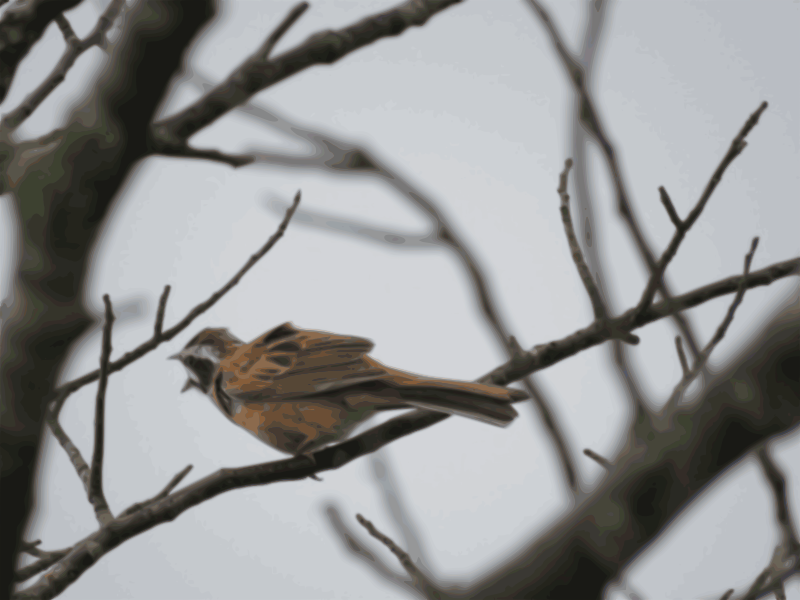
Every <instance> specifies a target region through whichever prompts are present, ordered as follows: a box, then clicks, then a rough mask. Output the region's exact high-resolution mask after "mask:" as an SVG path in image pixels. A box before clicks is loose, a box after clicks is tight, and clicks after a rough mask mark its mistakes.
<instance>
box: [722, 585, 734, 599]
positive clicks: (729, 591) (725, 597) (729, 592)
mask: <svg viewBox="0 0 800 600" xmlns="http://www.w3.org/2000/svg"><path fill="white" fill-rule="evenodd" d="M733 592H734V589H733V588H731V589H729V590H728V591H727V592H725V593H724V594H722V596H720V598H719V600H728V598H730V597H731V596H733Z"/></svg>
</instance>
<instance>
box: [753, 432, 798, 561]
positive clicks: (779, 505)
mask: <svg viewBox="0 0 800 600" xmlns="http://www.w3.org/2000/svg"><path fill="white" fill-rule="evenodd" d="M756 454H757V455H758V460H759V462H760V463H761V468H762V469H763V471H764V475H765V476H766V478H767V481H768V482H769V485H770V487H771V488H772V495H773V497H774V498H775V517H776V519H777V520H778V525H780V528H781V533H782V535H783V542H784V543H785V544H786V546H787V549H788V550H789V552H791V553H797V552H800V541H798V539H797V533H796V532H795V527H794V523H792V515H791V514H790V513H789V501H788V500H787V498H786V476H785V475H784V474H783V472H782V471H781V470H780V468H779V467H778V465H777V464H775V461H774V460H773V458H772V456H771V455H770V452H769V450H767V447H766V446H764V445H762V446H761V447H759V448H758V450H757V452H756Z"/></svg>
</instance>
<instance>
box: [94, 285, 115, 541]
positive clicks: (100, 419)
mask: <svg viewBox="0 0 800 600" xmlns="http://www.w3.org/2000/svg"><path fill="white" fill-rule="evenodd" d="M103 303H104V304H105V306H106V317H105V323H104V324H103V349H102V351H101V353H100V381H99V383H98V384H97V398H96V400H95V409H94V410H95V412H94V453H93V454H92V470H91V473H90V474H89V494H88V496H89V502H91V504H92V506H94V512H95V514H96V515H97V520H98V521H99V523H100V525H101V526H103V525H108V524H109V523H110V522H111V521H113V520H114V515H112V514H111V511H110V510H109V508H108V502H107V501H106V495H105V493H103V455H104V453H105V428H106V427H105V414H106V387H107V386H108V363H109V360H110V357H111V328H112V326H113V324H114V312H113V310H112V309H111V298H109V297H108V294H105V295H104V296H103Z"/></svg>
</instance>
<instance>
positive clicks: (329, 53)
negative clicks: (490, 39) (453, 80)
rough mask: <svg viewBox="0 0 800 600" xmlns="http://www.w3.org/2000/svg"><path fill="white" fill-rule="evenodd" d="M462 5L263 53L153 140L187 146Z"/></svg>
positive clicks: (385, 15)
mask: <svg viewBox="0 0 800 600" xmlns="http://www.w3.org/2000/svg"><path fill="white" fill-rule="evenodd" d="M460 1H461V0H426V1H425V2H420V1H419V0H407V1H406V2H404V3H402V4H400V5H399V6H397V7H395V8H392V9H390V10H387V11H384V12H382V13H378V14H375V15H372V16H370V17H367V18H365V19H362V20H361V21H359V22H357V23H355V24H353V25H350V26H349V27H345V28H344V29H341V30H339V31H331V30H327V31H323V32H320V33H317V34H314V35H312V36H311V37H309V38H308V39H307V40H306V41H305V42H304V43H302V44H300V45H299V46H297V47H295V48H293V49H291V50H288V51H287V52H284V53H283V54H281V55H280V56H276V57H274V58H270V59H267V60H265V59H264V58H263V56H262V55H263V53H264V50H271V48H268V46H269V45H270V44H269V40H267V43H265V44H264V45H263V46H262V47H261V48H259V50H258V51H256V52H255V53H254V54H253V55H251V56H250V57H248V58H247V59H246V60H245V61H244V62H243V63H242V64H241V65H239V66H238V67H236V68H235V69H234V70H233V71H232V72H231V74H230V75H229V76H228V78H227V79H226V80H225V81H223V82H222V83H220V84H219V85H216V86H214V87H213V89H211V90H209V91H208V92H206V93H204V94H203V96H202V97H201V98H199V99H198V100H197V101H196V102H194V103H193V104H192V105H191V106H189V107H187V108H185V109H183V110H181V111H180V112H178V113H177V114H175V115H173V116H171V117H168V118H167V119H164V120H163V121H160V122H158V123H155V124H154V125H153V134H152V136H151V137H152V138H153V139H154V140H155V142H156V146H158V144H167V145H173V144H177V145H180V144H183V143H185V141H186V140H187V139H189V138H190V137H191V136H192V135H193V134H195V133H197V132H198V131H199V130H200V129H202V128H203V127H205V126H207V125H209V124H210V123H213V122H214V121H215V120H216V119H218V118H219V117H221V116H222V115H224V114H225V113H227V112H228V111H230V110H231V109H233V108H235V107H237V106H239V105H241V104H243V103H245V102H247V100H249V99H250V98H251V97H252V96H253V95H254V94H257V93H258V92H260V91H262V90H264V89H266V88H267V87H269V86H271V85H274V84H276V83H278V82H280V81H282V80H283V79H285V78H286V77H289V76H291V75H294V74H296V73H298V72H299V71H301V70H303V69H307V68H309V67H311V66H314V65H317V64H331V63H333V62H335V61H337V60H339V59H340V58H342V57H343V56H345V55H347V54H349V53H351V52H353V51H355V50H358V49H359V48H362V47H364V46H366V45H368V44H371V43H373V42H376V41H378V40H380V39H382V38H385V37H388V36H393V35H399V34H400V33H402V32H403V31H405V30H406V29H407V28H409V27H412V26H422V25H424V24H425V23H426V22H427V21H428V19H430V18H431V17H432V16H433V15H435V14H436V13H438V12H440V11H442V10H444V9H446V8H448V7H449V6H452V5H453V4H457V3H458V2H460ZM304 5H305V3H303V4H301V5H298V6H297V7H296V8H294V9H293V10H292V11H291V12H290V13H289V15H288V16H287V17H286V19H284V21H283V23H282V24H281V25H280V26H279V27H278V29H277V30H276V31H275V33H273V34H272V36H274V37H275V41H276V42H277V39H278V37H280V34H282V33H283V32H284V31H285V29H288V27H289V26H290V25H291V24H292V23H294V21H295V20H296V19H297V17H299V16H300V14H302V12H303V10H305V8H304Z"/></svg>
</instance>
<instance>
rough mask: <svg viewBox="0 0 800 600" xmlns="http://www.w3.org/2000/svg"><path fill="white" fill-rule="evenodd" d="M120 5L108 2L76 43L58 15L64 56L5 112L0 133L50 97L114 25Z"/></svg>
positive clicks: (12, 127)
mask: <svg viewBox="0 0 800 600" xmlns="http://www.w3.org/2000/svg"><path fill="white" fill-rule="evenodd" d="M124 5H125V0H111V2H110V3H109V5H108V6H107V7H106V10H105V11H104V12H103V14H102V15H101V16H100V18H99V19H98V21H97V25H95V27H94V29H93V30H92V32H91V33H90V34H89V35H88V36H87V37H86V38H85V39H83V40H79V39H78V38H77V37H76V36H75V32H74V31H73V30H72V27H71V26H70V25H69V23H68V22H67V20H66V19H65V18H64V17H63V15H60V18H56V22H57V23H58V26H59V27H60V28H61V31H62V32H63V33H64V39H65V40H66V42H67V49H66V50H65V51H64V54H63V55H62V56H61V59H60V60H59V61H58V64H57V65H56V66H55V67H54V68H53V70H52V72H51V73H50V75H48V76H47V77H46V78H45V80H44V81H43V82H42V83H41V84H39V87H37V88H36V89H35V90H34V91H33V92H31V93H30V94H29V95H28V96H27V97H26V98H25V100H24V101H23V102H22V104H20V105H19V106H18V107H17V108H15V109H14V110H12V111H10V112H8V113H6V115H5V116H4V117H3V120H2V121H0V132H4V133H6V134H8V133H10V132H12V131H14V130H15V129H16V128H17V127H19V126H20V125H21V124H22V122H23V121H25V119H27V118H28V117H29V116H30V115H31V114H32V113H33V111H34V110H36V108H37V107H39V105H40V104H41V103H42V102H44V100H45V98H47V96H49V95H50V93H51V92H52V91H53V90H54V89H55V88H56V87H57V86H58V84H60V83H61V82H62V81H64V79H65V78H66V76H67V72H68V71H69V70H70V68H71V67H72V65H73V64H75V61H76V60H77V59H78V57H79V56H80V55H81V54H83V53H84V52H86V50H88V49H89V48H91V47H92V46H95V45H97V44H99V43H100V42H101V41H102V40H103V38H104V37H105V34H106V32H107V31H108V30H109V29H110V28H111V25H112V24H113V23H114V20H115V19H116V18H117V16H118V15H119V13H120V10H121V9H122V7H123V6H124Z"/></svg>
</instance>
